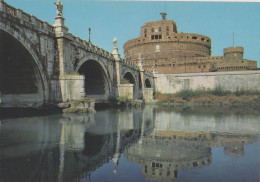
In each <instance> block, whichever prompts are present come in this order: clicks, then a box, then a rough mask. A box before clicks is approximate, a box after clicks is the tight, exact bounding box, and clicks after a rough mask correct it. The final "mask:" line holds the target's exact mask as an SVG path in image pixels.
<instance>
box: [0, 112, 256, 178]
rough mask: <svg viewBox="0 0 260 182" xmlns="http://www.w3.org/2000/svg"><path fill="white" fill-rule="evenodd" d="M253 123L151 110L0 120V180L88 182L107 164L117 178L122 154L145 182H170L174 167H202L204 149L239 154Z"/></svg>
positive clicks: (252, 135) (236, 117)
mask: <svg viewBox="0 0 260 182" xmlns="http://www.w3.org/2000/svg"><path fill="white" fill-rule="evenodd" d="M196 109H197V108H196ZM207 109H209V108H207ZM188 111H189V112H188ZM259 119H260V115H259V114H256V113H255V112H254V113H253V114H243V115H240V113H239V112H235V113H233V112H232V113H228V114H227V113H226V112H225V111H221V112H220V111H219V110H217V111H216V110H213V109H212V111H211V112H205V113H203V112H200V113H199V114H196V112H195V111H194V110H193V109H192V108H177V109H176V108H175V109H173V108H164V109H162V108H153V107H150V108H149V107H147V108H145V109H144V110H127V111H118V110H105V111H98V112H97V113H95V114H81V115H79V114H63V115H51V116H43V117H26V118H15V119H1V121H2V122H1V123H2V124H1V126H0V149H1V150H0V171H1V172H0V181H82V180H83V181H84V180H85V181H88V180H90V179H91V178H92V177H93V175H95V174H94V171H96V170H97V169H102V168H105V167H104V165H105V164H108V163H112V165H113V169H111V170H110V169H109V170H110V173H111V174H118V175H120V171H118V167H119V166H120V165H121V166H122V165H125V164H120V162H119V161H120V158H122V157H125V158H126V159H127V160H128V161H129V162H134V163H136V164H138V165H139V166H141V168H142V174H143V176H144V178H145V179H147V180H156V181H174V180H175V179H177V178H178V173H179V170H180V169H181V170H188V169H196V168H201V167H206V166H209V165H210V164H211V163H212V147H224V153H225V154H226V155H228V156H236V157H240V158H241V157H243V156H244V155H245V150H244V146H245V144H249V143H254V142H256V141H257V138H258V136H259V134H260V125H259ZM122 167H123V166H122ZM140 172H141V171H140ZM129 175H130V174H129ZM129 177H131V176H129ZM139 180H140V181H141V179H139ZM103 181H107V180H106V178H104V179H103ZM117 181H120V179H117Z"/></svg>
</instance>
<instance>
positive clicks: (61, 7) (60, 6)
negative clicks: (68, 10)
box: [54, 0, 63, 16]
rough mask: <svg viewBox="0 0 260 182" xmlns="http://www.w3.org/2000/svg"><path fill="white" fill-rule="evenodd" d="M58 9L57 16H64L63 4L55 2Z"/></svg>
mask: <svg viewBox="0 0 260 182" xmlns="http://www.w3.org/2000/svg"><path fill="white" fill-rule="evenodd" d="M54 4H55V5H56V7H57V15H58V16H62V10H63V4H62V3H61V2H60V0H58V2H54Z"/></svg>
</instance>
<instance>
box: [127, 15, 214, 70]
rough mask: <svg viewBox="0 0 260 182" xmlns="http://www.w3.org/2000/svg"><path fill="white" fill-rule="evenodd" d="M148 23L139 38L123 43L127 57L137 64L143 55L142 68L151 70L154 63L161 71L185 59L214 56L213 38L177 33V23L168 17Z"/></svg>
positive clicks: (143, 27) (163, 16)
mask: <svg viewBox="0 0 260 182" xmlns="http://www.w3.org/2000/svg"><path fill="white" fill-rule="evenodd" d="M166 15H167V14H166V13H161V16H162V20H159V21H152V22H147V23H145V25H144V26H142V27H141V35H140V37H138V38H135V39H132V40H129V41H127V42H126V43H125V44H124V54H125V59H126V60H127V61H130V62H132V63H134V64H136V65H138V63H139V60H138V56H139V54H141V55H142V61H143V68H144V69H146V70H148V71H152V70H153V65H155V66H156V67H157V68H158V69H157V70H158V72H159V73H165V70H164V69H171V67H173V66H174V65H175V64H172V63H173V62H183V63H185V59H186V58H193V57H208V56H210V55H211V40H210V38H209V37H206V36H204V35H199V34H191V33H178V31H177V25H176V22H174V21H173V20H167V19H166Z"/></svg>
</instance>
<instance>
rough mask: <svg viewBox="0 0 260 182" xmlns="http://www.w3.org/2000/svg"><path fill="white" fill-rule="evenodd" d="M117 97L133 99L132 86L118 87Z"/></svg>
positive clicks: (123, 85)
mask: <svg viewBox="0 0 260 182" xmlns="http://www.w3.org/2000/svg"><path fill="white" fill-rule="evenodd" d="M117 87H118V96H119V97H127V98H128V99H133V98H134V85H133V84H121V85H118V86H117Z"/></svg>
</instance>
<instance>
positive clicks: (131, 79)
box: [123, 72, 136, 85]
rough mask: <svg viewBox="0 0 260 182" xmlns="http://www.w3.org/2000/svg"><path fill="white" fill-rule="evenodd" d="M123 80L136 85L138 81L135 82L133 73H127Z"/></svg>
mask: <svg viewBox="0 0 260 182" xmlns="http://www.w3.org/2000/svg"><path fill="white" fill-rule="evenodd" d="M123 79H124V80H125V81H126V82H127V83H130V84H134V85H135V84H136V80H135V77H134V76H133V74H132V73H130V72H126V73H125V74H124V76H123Z"/></svg>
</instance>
